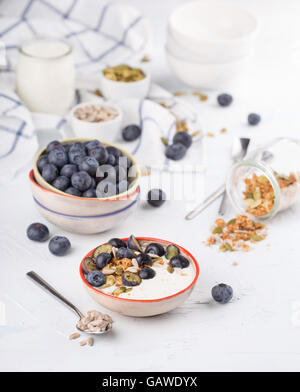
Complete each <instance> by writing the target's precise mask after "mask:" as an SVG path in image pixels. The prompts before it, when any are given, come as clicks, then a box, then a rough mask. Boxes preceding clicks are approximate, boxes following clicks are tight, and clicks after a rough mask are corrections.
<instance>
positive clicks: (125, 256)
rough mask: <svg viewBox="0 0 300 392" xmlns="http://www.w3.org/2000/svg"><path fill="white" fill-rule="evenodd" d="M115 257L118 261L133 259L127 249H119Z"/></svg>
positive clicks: (130, 251)
mask: <svg viewBox="0 0 300 392" xmlns="http://www.w3.org/2000/svg"><path fill="white" fill-rule="evenodd" d="M117 255H118V258H119V259H132V258H133V252H132V250H131V249H127V248H119V249H118V252H117Z"/></svg>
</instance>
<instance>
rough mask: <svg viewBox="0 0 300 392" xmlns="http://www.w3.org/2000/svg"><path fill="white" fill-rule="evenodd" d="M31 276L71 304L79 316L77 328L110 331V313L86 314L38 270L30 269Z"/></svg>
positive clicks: (91, 311) (91, 312)
mask: <svg viewBox="0 0 300 392" xmlns="http://www.w3.org/2000/svg"><path fill="white" fill-rule="evenodd" d="M26 275H27V276H28V277H29V278H31V279H32V280H34V281H35V282H36V283H38V284H39V285H40V286H42V287H43V288H44V289H46V290H47V291H48V292H49V293H51V294H52V295H53V296H54V297H56V298H58V299H60V300H61V301H62V302H63V303H64V304H66V305H67V306H69V308H71V309H72V310H74V312H75V313H77V315H78V316H79V321H78V323H77V324H76V328H77V329H78V330H79V331H81V332H85V333H88V334H93V335H95V334H96V335H100V334H103V333H106V332H109V331H110V330H111V329H112V323H113V321H112V319H111V317H110V316H109V315H108V314H102V313H100V312H98V311H97V310H90V311H88V312H87V316H85V315H84V314H83V313H81V311H80V310H79V309H78V308H77V307H76V306H75V305H73V304H72V303H71V302H70V301H68V300H67V299H66V298H65V297H63V296H62V295H61V294H60V293H59V292H58V291H57V290H55V289H54V288H53V287H52V286H50V284H49V283H47V282H46V281H45V280H44V279H43V278H41V277H40V276H39V275H38V274H37V273H36V272H34V271H30V272H28V273H27V274H26Z"/></svg>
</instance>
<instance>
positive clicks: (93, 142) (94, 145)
mask: <svg viewBox="0 0 300 392" xmlns="http://www.w3.org/2000/svg"><path fill="white" fill-rule="evenodd" d="M85 147H86V149H87V150H88V151H90V150H93V149H94V148H97V147H101V143H100V142H99V140H96V139H95V140H91V141H90V142H87V143H86V145H85Z"/></svg>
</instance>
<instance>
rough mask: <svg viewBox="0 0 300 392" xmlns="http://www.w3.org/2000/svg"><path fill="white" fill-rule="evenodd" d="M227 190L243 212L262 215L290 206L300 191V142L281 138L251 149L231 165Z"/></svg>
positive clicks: (234, 204)
mask: <svg viewBox="0 0 300 392" xmlns="http://www.w3.org/2000/svg"><path fill="white" fill-rule="evenodd" d="M226 190H227V194H228V196H229V198H230V200H231V202H232V204H233V206H234V207H235V208H236V209H237V210H238V211H239V212H241V213H248V214H249V215H252V216H254V217H256V218H259V219H267V218H271V217H273V216H274V215H275V214H277V213H278V212H279V211H283V210H285V209H286V208H288V207H290V206H291V205H293V204H294V202H295V201H296V200H297V198H298V196H299V194H300V142H299V141H297V140H294V139H288V138H279V139H275V140H273V141H272V142H270V143H268V144H266V145H265V146H263V147H261V148H258V149H256V150H254V151H252V152H250V153H249V154H248V155H247V156H246V158H245V159H244V160H243V161H241V162H238V163H236V164H235V165H234V166H233V167H232V168H231V170H230V173H229V176H228V178H227V183H226Z"/></svg>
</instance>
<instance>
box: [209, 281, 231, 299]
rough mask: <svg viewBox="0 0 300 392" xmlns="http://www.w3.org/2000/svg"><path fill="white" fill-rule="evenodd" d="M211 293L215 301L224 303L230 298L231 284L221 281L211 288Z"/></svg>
mask: <svg viewBox="0 0 300 392" xmlns="http://www.w3.org/2000/svg"><path fill="white" fill-rule="evenodd" d="M211 295H212V297H213V299H214V300H215V301H216V302H219V303H220V304H226V303H227V302H229V301H230V300H231V299H232V296H233V290H232V287H231V286H228V285H227V284H224V283H221V284H218V285H217V286H214V287H213V288H212V290H211Z"/></svg>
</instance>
